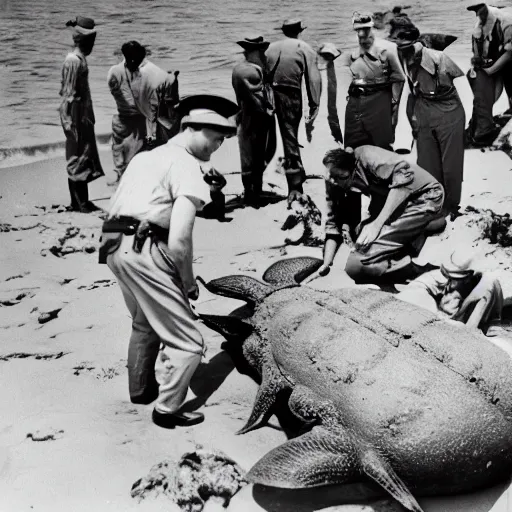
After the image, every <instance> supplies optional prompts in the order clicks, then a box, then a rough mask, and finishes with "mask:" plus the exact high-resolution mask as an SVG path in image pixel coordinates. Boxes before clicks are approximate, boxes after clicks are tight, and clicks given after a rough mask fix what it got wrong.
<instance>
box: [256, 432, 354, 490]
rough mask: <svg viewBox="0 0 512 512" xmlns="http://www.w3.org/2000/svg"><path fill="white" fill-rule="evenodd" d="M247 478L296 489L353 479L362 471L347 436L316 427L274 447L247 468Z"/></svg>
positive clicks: (272, 485)
mask: <svg viewBox="0 0 512 512" xmlns="http://www.w3.org/2000/svg"><path fill="white" fill-rule="evenodd" d="M247 478H248V480H249V481H250V482H252V483H254V484H262V485H268V486H271V487H281V488H285V489H300V488H304V487H316V486H319V485H327V484H334V483H351V482H357V481H360V480H362V473H361V471H360V467H359V463H358V460H357V455H356V451H355V449H354V447H353V446H352V443H351V442H350V439H349V437H348V436H345V435H343V434H341V435H334V434H332V433H331V432H330V431H328V430H327V429H325V428H323V427H321V426H320V427H314V428H313V430H311V432H308V433H307V434H304V435H302V436H300V437H297V438H295V439H292V440H290V441H288V442H286V443H284V444H282V445H280V446H278V447H277V448H274V449H273V450H272V451H270V452H269V453H267V454H266V455H265V456H264V457H263V458H261V459H260V460H259V461H258V462H257V463H256V464H255V465H254V466H253V467H252V468H251V470H250V471H249V474H248V475H247Z"/></svg>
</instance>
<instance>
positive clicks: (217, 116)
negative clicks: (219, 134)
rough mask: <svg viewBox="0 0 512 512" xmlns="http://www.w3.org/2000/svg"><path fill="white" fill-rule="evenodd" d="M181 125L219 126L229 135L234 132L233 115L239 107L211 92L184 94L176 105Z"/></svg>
mask: <svg viewBox="0 0 512 512" xmlns="http://www.w3.org/2000/svg"><path fill="white" fill-rule="evenodd" d="M176 110H177V113H178V115H179V116H181V117H182V120H181V124H182V126H187V125H200V126H211V127H217V128H221V129H222V131H223V132H226V133H227V134H229V135H234V134H235V133H236V122H235V119H234V116H235V115H236V114H237V113H238V111H239V110H240V108H239V107H238V105H237V104H236V103H234V102H233V101H231V100H228V99H227V98H224V97H222V96H215V95H213V94H193V95H190V96H185V97H184V98H182V99H181V100H180V102H179V103H178V105H177V107H176Z"/></svg>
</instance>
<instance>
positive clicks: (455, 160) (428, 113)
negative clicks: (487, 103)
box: [388, 20, 466, 220]
mask: <svg viewBox="0 0 512 512" xmlns="http://www.w3.org/2000/svg"><path fill="white" fill-rule="evenodd" d="M419 37H420V31H419V30H418V28H417V27H416V26H415V25H414V24H413V23H412V22H411V21H410V20H408V22H407V23H405V24H402V25H400V26H399V28H397V29H396V30H395V31H393V32H392V33H391V34H390V36H389V38H388V39H389V40H390V41H392V42H394V43H396V45H397V47H398V53H399V55H400V59H401V60H402V63H403V65H404V69H405V72H406V75H407V78H408V81H409V88H410V91H411V92H410V96H409V98H408V102H407V106H408V117H409V121H410V123H411V127H412V130H413V136H414V137H415V138H416V139H417V149H418V165H419V166H420V167H422V168H423V169H425V170H427V171H428V172H429V173H430V174H432V176H434V178H435V179H436V180H437V181H438V182H439V183H441V185H443V187H444V190H445V201H444V206H443V211H442V216H443V217H445V216H447V215H449V216H450V218H451V220H454V219H455V218H456V217H457V216H458V215H459V205H460V199H461V191H462V180H463V168H464V128H465V126H466V116H465V113H464V107H463V106H462V102H461V101H460V98H459V95H458V93H457V89H456V88H455V86H454V85H453V81H454V79H455V78H458V77H462V76H464V73H463V72H462V70H461V69H460V68H459V67H458V66H457V64H455V62H453V61H452V60H451V59H450V57H448V55H446V54H445V53H443V52H440V51H437V50H433V49H430V48H425V47H424V46H423V44H422V43H420V42H418V39H419Z"/></svg>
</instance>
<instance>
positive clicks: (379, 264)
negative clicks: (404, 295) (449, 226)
mask: <svg viewBox="0 0 512 512" xmlns="http://www.w3.org/2000/svg"><path fill="white" fill-rule="evenodd" d="M443 201H444V191H443V187H441V186H440V185H439V184H436V185H433V186H432V187H431V188H430V189H428V190H426V191H424V192H423V193H421V194H419V195H417V196H416V197H412V198H410V199H409V200H408V201H407V202H406V203H405V204H404V205H403V206H402V207H400V208H399V209H398V210H397V211H395V213H394V214H393V215H392V216H391V218H390V219H389V220H388V222H387V223H386V224H385V225H384V226H383V227H382V229H381V232H380V234H379V236H378V237H377V239H376V240H375V241H374V242H373V243H372V244H371V245H370V246H369V247H368V248H367V249H365V250H359V251H356V250H354V251H352V252H351V253H350V254H349V257H348V259H347V263H346V266H345V271H346V273H347V274H348V275H349V276H350V277H351V278H352V279H353V280H354V281H355V282H356V283H365V282H374V279H375V278H380V277H383V276H386V277H389V278H391V279H395V282H400V281H401V280H402V278H403V276H401V275H400V274H401V273H403V274H405V273H407V272H408V271H409V268H408V267H410V266H411V257H412V256H417V255H418V254H419V252H420V250H421V248H422V246H423V244H424V243H425V240H426V235H425V228H426V227H427V225H428V224H429V223H430V222H431V221H432V220H434V219H435V218H437V217H438V216H439V212H440V211H441V209H442V206H443ZM377 209H378V208H374V209H372V210H373V214H374V215H377V211H376V210H377Z"/></svg>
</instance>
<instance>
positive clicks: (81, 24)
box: [66, 16, 96, 43]
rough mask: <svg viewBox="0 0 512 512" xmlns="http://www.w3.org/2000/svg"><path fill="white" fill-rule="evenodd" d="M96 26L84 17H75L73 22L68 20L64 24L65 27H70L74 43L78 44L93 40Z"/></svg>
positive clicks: (91, 20)
mask: <svg viewBox="0 0 512 512" xmlns="http://www.w3.org/2000/svg"><path fill="white" fill-rule="evenodd" d="M95 26H96V24H95V23H94V20H93V19H92V18H86V17H84V16H77V17H76V18H75V19H74V20H70V21H68V22H67V23H66V27H71V30H72V37H73V41H75V43H79V42H80V41H83V40H85V39H95V38H96V29H95V28H94V27H95Z"/></svg>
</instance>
